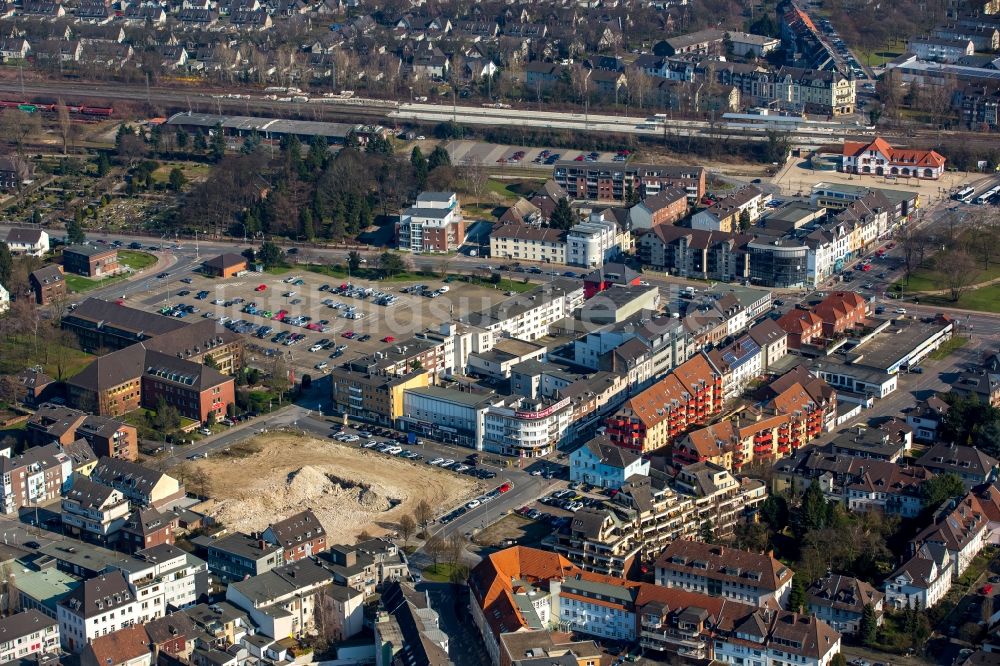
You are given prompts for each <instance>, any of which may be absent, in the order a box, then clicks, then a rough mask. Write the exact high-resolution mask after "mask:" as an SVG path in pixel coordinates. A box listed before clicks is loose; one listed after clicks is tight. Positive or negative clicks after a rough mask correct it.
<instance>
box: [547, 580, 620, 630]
mask: <svg viewBox="0 0 1000 666" xmlns="http://www.w3.org/2000/svg"><path fill="white" fill-rule="evenodd" d="M632 601H633V600H632V594H631V592H630V590H629V589H628V588H627V587H625V586H624V585H611V584H609V583H602V582H600V581H595V580H587V579H585V578H570V579H568V580H565V581H563V583H562V585H561V587H560V592H559V622H560V623H561V624H563V625H564V626H567V627H569V628H570V629H571V630H572V631H576V632H579V633H582V634H587V635H589V636H598V637H600V638H606V639H609V640H615V641H625V642H628V643H631V642H633V641H634V640H635V639H636V635H635V631H636V629H635V626H636V622H635V609H634V606H633V604H632Z"/></svg>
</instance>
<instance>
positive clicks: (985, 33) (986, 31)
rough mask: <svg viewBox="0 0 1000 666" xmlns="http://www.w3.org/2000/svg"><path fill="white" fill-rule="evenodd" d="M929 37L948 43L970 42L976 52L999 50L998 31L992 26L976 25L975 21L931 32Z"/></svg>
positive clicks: (999, 35) (943, 27) (946, 26)
mask: <svg viewBox="0 0 1000 666" xmlns="http://www.w3.org/2000/svg"><path fill="white" fill-rule="evenodd" d="M931 36H932V37H936V38H937V39H946V40H949V41H958V42H971V43H972V46H973V47H974V49H975V50H976V51H980V52H982V51H996V50H997V49H998V48H1000V30H998V29H997V28H996V26H992V25H977V24H976V22H975V21H965V20H963V21H959V22H958V23H955V24H952V25H942V26H938V27H936V28H934V29H932V30H931Z"/></svg>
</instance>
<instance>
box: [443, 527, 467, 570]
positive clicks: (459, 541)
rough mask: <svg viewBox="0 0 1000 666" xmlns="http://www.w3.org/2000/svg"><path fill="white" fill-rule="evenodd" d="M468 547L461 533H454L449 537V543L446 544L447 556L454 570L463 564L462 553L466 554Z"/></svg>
mask: <svg viewBox="0 0 1000 666" xmlns="http://www.w3.org/2000/svg"><path fill="white" fill-rule="evenodd" d="M467 545H468V544H467V542H466V541H465V537H464V536H463V535H462V534H461V533H460V532H453V533H452V534H451V536H449V537H448V541H447V543H446V544H445V546H446V547H445V556H446V557H447V558H448V564H450V565H451V566H452V568H454V567H457V566H458V565H459V564H460V563H461V561H462V553H464V552H465V547H466V546H467Z"/></svg>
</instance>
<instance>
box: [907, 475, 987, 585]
mask: <svg viewBox="0 0 1000 666" xmlns="http://www.w3.org/2000/svg"><path fill="white" fill-rule="evenodd" d="M988 522H989V521H988V520H987V516H986V514H985V513H984V512H983V508H982V506H981V505H980V503H979V498H978V497H976V495H975V494H973V493H969V494H968V495H966V496H965V497H963V498H962V499H961V500H951V501H950V502H948V503H947V504H945V505H944V506H942V507H941V508H939V509H938V510H937V511H936V512H935V513H934V521H933V522H932V523H931V524H930V525H928V526H927V527H925V528H924V529H923V530H922V531H921V532H920V533H919V534H917V536H915V537H914V538H913V543H914V544H916V545H919V544H933V545H939V546H943V547H944V548H945V550H946V551H947V552H948V556H949V557H950V558H951V563H952V577H953V578H954V579H955V580H958V579H959V577H961V575H962V574H963V573H965V571H966V569H968V568H969V565H970V564H972V560H973V559H975V557H976V555H978V554H979V553H980V551H981V550H982V549H983V547H984V546H985V545H986V538H987V536H988V530H987V526H988Z"/></svg>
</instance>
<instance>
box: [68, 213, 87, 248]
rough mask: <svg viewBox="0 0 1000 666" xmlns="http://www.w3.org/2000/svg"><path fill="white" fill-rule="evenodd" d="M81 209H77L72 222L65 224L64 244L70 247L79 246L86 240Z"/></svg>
mask: <svg viewBox="0 0 1000 666" xmlns="http://www.w3.org/2000/svg"><path fill="white" fill-rule="evenodd" d="M82 223H83V209H81V208H77V209H76V213H75V215H74V217H73V219H72V220H70V221H69V222H68V223H66V242H67V243H69V244H70V245H79V244H80V243H82V242H83V241H85V240H87V236H86V234H84V233H83V224H82Z"/></svg>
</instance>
